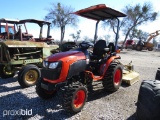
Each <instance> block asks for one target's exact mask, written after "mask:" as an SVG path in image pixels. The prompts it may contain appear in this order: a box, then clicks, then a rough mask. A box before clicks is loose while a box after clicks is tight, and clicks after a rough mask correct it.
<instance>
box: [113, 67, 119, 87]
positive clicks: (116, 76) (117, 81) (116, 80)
mask: <svg viewBox="0 0 160 120" xmlns="http://www.w3.org/2000/svg"><path fill="white" fill-rule="evenodd" d="M120 81H121V70H120V69H118V70H116V72H115V75H114V83H115V84H116V85H118V84H119V83H120Z"/></svg>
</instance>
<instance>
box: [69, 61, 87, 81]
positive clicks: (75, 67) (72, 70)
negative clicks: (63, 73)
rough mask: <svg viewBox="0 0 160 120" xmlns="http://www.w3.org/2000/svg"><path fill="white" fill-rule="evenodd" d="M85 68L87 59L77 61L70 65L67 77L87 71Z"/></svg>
mask: <svg viewBox="0 0 160 120" xmlns="http://www.w3.org/2000/svg"><path fill="white" fill-rule="evenodd" d="M85 69H86V60H79V61H76V62H74V63H72V64H71V65H70V67H69V71H68V77H67V78H70V77H72V76H74V75H77V74H79V73H80V72H82V71H85Z"/></svg>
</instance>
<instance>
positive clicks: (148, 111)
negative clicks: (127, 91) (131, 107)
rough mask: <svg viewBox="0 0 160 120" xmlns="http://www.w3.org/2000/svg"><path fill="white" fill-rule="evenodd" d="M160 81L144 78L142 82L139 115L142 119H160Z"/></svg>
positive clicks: (138, 106)
mask: <svg viewBox="0 0 160 120" xmlns="http://www.w3.org/2000/svg"><path fill="white" fill-rule="evenodd" d="M159 109H160V81H158V80H144V81H143V82H142V83H141V86H140V90H139V95H138V101H137V111H136V113H137V117H138V119H140V120H159V118H160V110H159Z"/></svg>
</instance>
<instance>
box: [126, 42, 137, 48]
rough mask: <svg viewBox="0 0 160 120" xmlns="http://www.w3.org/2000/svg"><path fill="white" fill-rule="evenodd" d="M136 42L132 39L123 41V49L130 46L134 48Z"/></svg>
mask: <svg viewBox="0 0 160 120" xmlns="http://www.w3.org/2000/svg"><path fill="white" fill-rule="evenodd" d="M135 45H136V42H135V41H134V40H127V41H126V43H125V49H128V48H131V49H134V47H135Z"/></svg>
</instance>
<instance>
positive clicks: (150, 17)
mask: <svg viewBox="0 0 160 120" xmlns="http://www.w3.org/2000/svg"><path fill="white" fill-rule="evenodd" d="M123 11H124V13H125V14H126V15H127V17H124V18H123V19H122V20H121V21H120V26H119V28H118V29H119V30H120V29H121V30H123V33H124V35H125V39H124V41H123V44H122V47H121V48H122V49H123V46H124V43H125V42H126V40H127V38H128V37H129V35H131V32H132V30H135V29H136V28H137V27H138V26H140V25H142V24H144V23H146V22H148V21H154V20H155V19H156V17H157V15H158V13H157V12H153V7H152V4H151V3H146V2H145V3H144V4H143V5H142V6H141V5H140V4H137V5H135V6H131V5H127V6H125V8H124V10H123ZM106 25H109V26H110V28H112V29H113V32H114V33H115V34H116V32H115V28H116V27H117V22H116V21H115V20H109V21H106V22H104V24H103V26H106ZM141 35H142V34H141ZM130 37H131V36H130Z"/></svg>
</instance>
